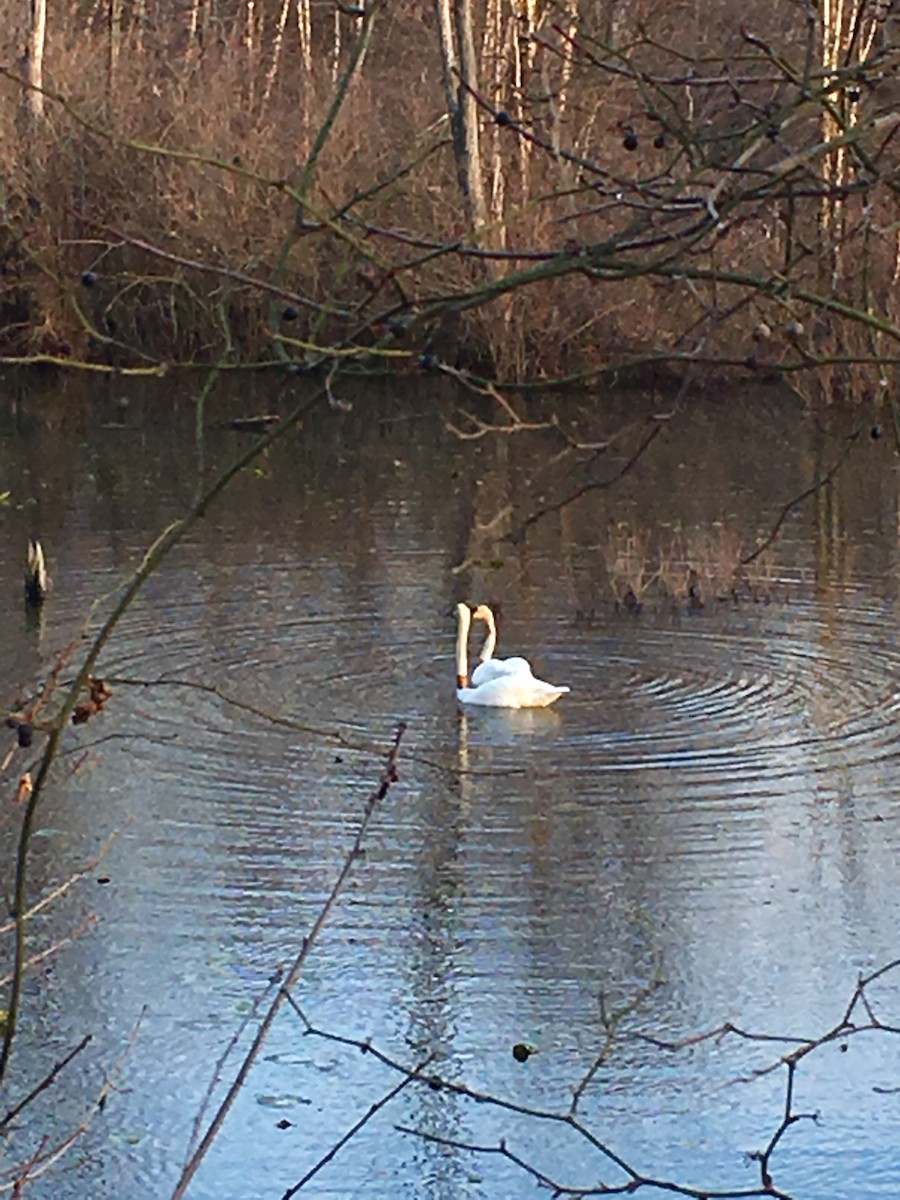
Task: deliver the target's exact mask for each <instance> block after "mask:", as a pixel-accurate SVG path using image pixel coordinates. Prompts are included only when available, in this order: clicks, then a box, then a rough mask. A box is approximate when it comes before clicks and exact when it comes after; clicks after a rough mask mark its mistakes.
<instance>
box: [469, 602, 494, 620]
mask: <svg viewBox="0 0 900 1200" xmlns="http://www.w3.org/2000/svg"><path fill="white" fill-rule="evenodd" d="M472 620H473V621H487V623H488V625H493V623H494V614H493V612H492V611H491V610H490V609H489V608H488V606H487V605H486V604H479V605H478V607H477V608H476V609H475V611H474V612H473V613H472Z"/></svg>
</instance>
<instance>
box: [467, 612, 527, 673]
mask: <svg viewBox="0 0 900 1200" xmlns="http://www.w3.org/2000/svg"><path fill="white" fill-rule="evenodd" d="M472 620H473V621H484V622H485V624H486V625H487V636H486V637H485V639H484V645H483V646H482V647H481V653H480V654H479V656H478V657H479V659H480V660H481V661H480V662H479V664H478V666H477V667H476V668H475V670H474V671H473V672H472V684H473V686H474V687H478V686H480V685H481V684H482V683H487V682H488V681H489V680H491V679H498V678H499V677H500V676H501V675H515V674H517V673H518V672H519V671H524V672H525V673H526V674H528V675H531V676H532V678H534V676H533V674H532V670H531V663H530V662H529V661H528V659H527V658H494V657H493V654H494V647H495V646H496V645H497V626H496V624H495V622H494V614H493V612H492V611H491V609H489V608H488V606H487V605H486V604H479V605H478V607H477V608H476V609H475V611H474V613H472Z"/></svg>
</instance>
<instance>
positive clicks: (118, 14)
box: [107, 0, 122, 103]
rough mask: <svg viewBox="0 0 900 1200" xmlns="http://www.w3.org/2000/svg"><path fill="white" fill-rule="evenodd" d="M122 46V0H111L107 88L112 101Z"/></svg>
mask: <svg viewBox="0 0 900 1200" xmlns="http://www.w3.org/2000/svg"><path fill="white" fill-rule="evenodd" d="M121 48H122V0H109V63H108V74H107V90H108V95H109V99H110V103H112V101H113V97H114V96H115V91H116V68H117V67H118V65H119V51H120V50H121Z"/></svg>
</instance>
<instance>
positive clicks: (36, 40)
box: [25, 0, 47, 119]
mask: <svg viewBox="0 0 900 1200" xmlns="http://www.w3.org/2000/svg"><path fill="white" fill-rule="evenodd" d="M46 37H47V0H29V4H28V58H27V62H26V75H25V80H26V82H27V83H28V84H29V85H30V87H29V89H28V91H27V92H26V93H25V106H26V108H27V111H28V114H29V115H30V116H32V117H34V118H35V119H40V118H41V117H43V115H44V96H43V93H42V92H39V91H35V90H34V89H35V88H41V87H43V86H44V43H45V41H46Z"/></svg>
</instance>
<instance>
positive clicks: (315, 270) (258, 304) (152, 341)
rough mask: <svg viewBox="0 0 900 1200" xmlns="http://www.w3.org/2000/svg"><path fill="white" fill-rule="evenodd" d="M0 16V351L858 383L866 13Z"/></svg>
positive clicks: (873, 97) (873, 232)
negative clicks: (707, 370)
mask: <svg viewBox="0 0 900 1200" xmlns="http://www.w3.org/2000/svg"><path fill="white" fill-rule="evenodd" d="M0 10H2V17H3V20H2V28H3V29H5V30H6V31H7V35H6V45H5V47H4V51H3V55H2V62H4V63H5V66H4V67H3V72H2V84H3V86H2V91H0V97H2V99H0V139H2V145H3V147H4V154H3V160H2V177H0V218H2V223H0V264H2V280H0V284H2V293H0V330H2V333H0V341H2V349H3V351H4V352H5V355H6V357H7V360H8V361H9V360H10V359H12V360H14V361H34V360H38V359H44V360H47V359H49V360H51V361H60V362H65V363H68V364H75V363H80V364H82V365H85V364H87V365H94V366H96V367H99V368H101V369H102V368H109V369H117V370H118V369H139V370H146V371H161V370H164V369H166V368H167V367H168V366H170V365H175V364H184V363H187V364H197V365H206V364H209V363H213V362H218V363H220V364H225V365H236V364H242V365H248V364H254V365H256V364H265V363H274V364H278V363H281V364H289V365H293V367H294V369H303V370H306V369H323V368H324V369H326V370H343V369H347V368H349V367H353V368H354V369H362V370H374V369H381V370H390V371H414V370H420V369H422V368H423V367H425V368H433V367H435V366H437V367H440V366H443V365H447V366H449V367H450V368H455V367H467V368H470V369H477V370H480V371H481V372H482V373H483V374H484V375H488V376H491V377H492V378H494V379H500V380H507V381H517V382H519V383H522V382H523V381H527V380H532V381H534V380H542V379H544V380H546V379H554V380H556V379H560V378H565V379H587V378H589V377H590V376H591V375H596V373H597V372H606V373H615V374H616V375H617V376H619V377H621V376H622V374H623V372H628V371H629V370H638V371H639V372H646V371H648V370H652V371H655V372H657V373H658V372H664V373H668V372H672V371H674V372H675V373H676V374H677V373H679V372H683V364H684V363H686V362H699V363H702V364H705V365H707V366H712V367H717V368H729V369H732V370H734V371H736V372H747V371H749V372H754V373H764V374H778V375H782V376H787V377H790V378H809V377H814V378H815V379H816V381H817V386H822V387H824V388H825V389H826V391H828V392H829V394H833V393H835V392H838V393H846V394H849V395H854V396H858V395H861V394H864V395H867V396H872V395H877V394H879V393H882V394H883V393H885V392H886V391H887V389H888V387H889V383H890V377H891V373H892V371H893V370H894V368H895V366H896V362H897V356H898V347H900V318H898V312H897V300H896V296H895V294H894V291H895V289H894V284H895V282H896V278H897V272H898V269H900V258H898V234H900V226H898V219H897V218H898V204H897V189H898V182H900V176H898V173H897V165H898V125H900V103H898V96H900V85H898V83H897V81H896V76H897V68H898V65H900V6H898V5H897V4H896V3H892V4H886V3H871V2H867V0H853V2H852V3H847V4H843V5H835V4H831V3H825V4H813V3H811V2H803V0H796V2H791V3H786V4H781V5H771V4H764V3H754V2H752V0H751V3H749V4H744V5H740V6H738V5H735V4H734V3H729V2H728V0H719V2H714V3H712V4H700V3H690V4H683V5H669V4H656V5H653V4H648V3H621V2H617V0H607V2H606V3H601V2H599V0H558V2H554V0H551V2H550V3H547V4H543V5H538V4H537V3H535V0H488V2H487V3H485V4H483V5H482V4H479V5H476V4H473V3H472V0H434V2H433V3H430V2H429V3H426V2H425V0H372V2H371V3H368V4H366V5H365V6H364V7H363V6H356V5H349V4H326V5H311V4H310V2H309V0H265V2H260V0H207V2H205V3H204V2H201V0H192V2H191V3H185V4H182V5H170V4H165V3H162V2H161V0H133V2H129V0H109V2H108V3H107V2H102V3H101V2H94V0H82V2H81V3H73V4H71V5H65V6H59V8H54V7H53V6H51V7H50V11H49V13H47V12H46V11H45V8H44V5H43V3H42V2H39V3H36V4H32V5H26V4H23V3H22V2H21V0H15V3H13V2H12V0H2V3H0Z"/></svg>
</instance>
